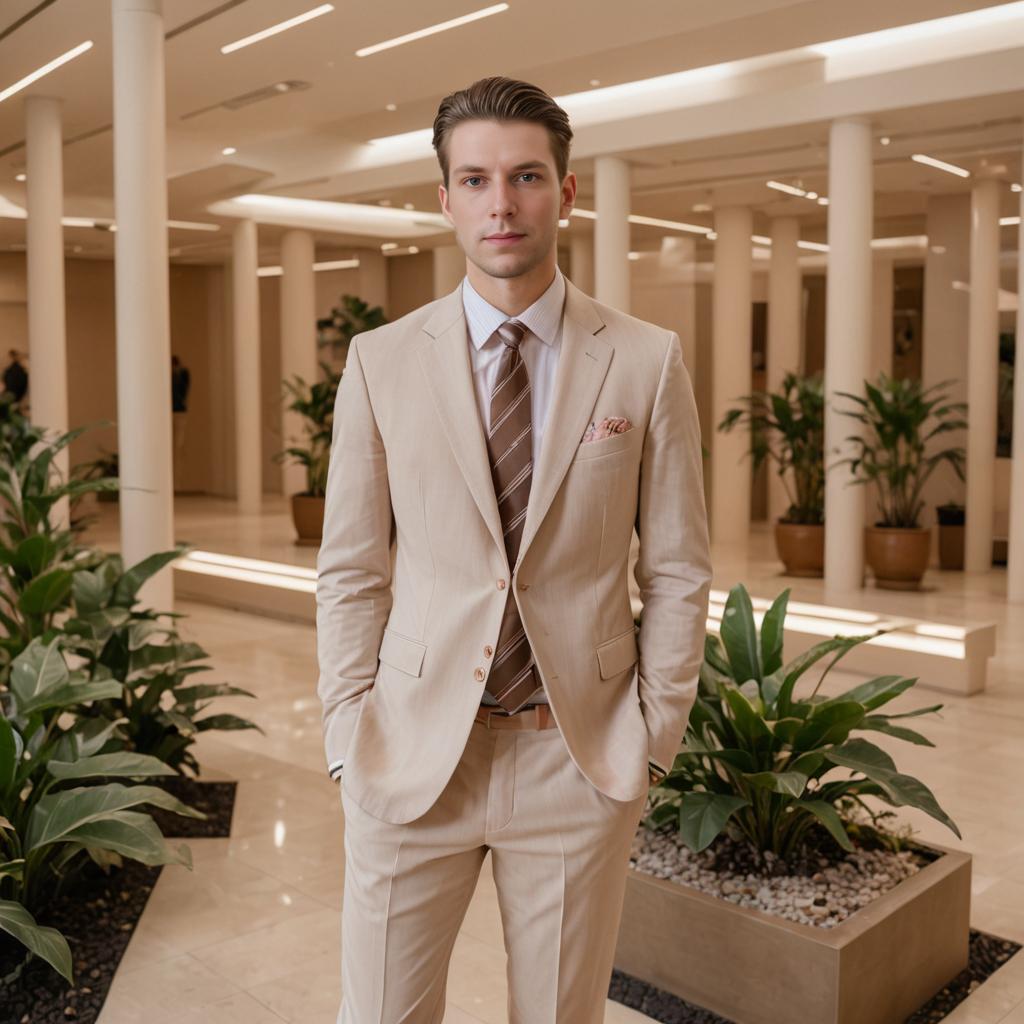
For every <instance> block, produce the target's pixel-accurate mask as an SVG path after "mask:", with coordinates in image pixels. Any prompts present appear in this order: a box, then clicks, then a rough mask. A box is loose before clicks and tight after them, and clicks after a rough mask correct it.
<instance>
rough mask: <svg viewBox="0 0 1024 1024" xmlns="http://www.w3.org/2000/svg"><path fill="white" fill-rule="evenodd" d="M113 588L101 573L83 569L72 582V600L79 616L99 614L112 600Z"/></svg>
mask: <svg viewBox="0 0 1024 1024" xmlns="http://www.w3.org/2000/svg"><path fill="white" fill-rule="evenodd" d="M112 593H113V587H112V586H111V585H110V583H109V582H108V581H107V580H105V579H104V578H103V576H102V575H101V573H99V572H92V571H90V570H88V569H83V570H81V571H80V572H76V573H75V578H74V580H72V582H71V600H72V602H73V603H74V606H75V611H76V612H77V613H78V614H79V615H88V614H89V613H90V612H98V611H99V610H100V609H101V608H102V607H103V606H104V605H105V604H106V603H107V601H109V600H110V595H111V594H112Z"/></svg>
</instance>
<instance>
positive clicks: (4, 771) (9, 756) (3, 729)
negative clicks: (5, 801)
mask: <svg viewBox="0 0 1024 1024" xmlns="http://www.w3.org/2000/svg"><path fill="white" fill-rule="evenodd" d="M20 759H21V754H20V751H19V749H18V744H17V741H16V739H15V733H14V726H13V725H11V723H10V722H9V721H8V720H7V719H6V718H4V717H3V715H2V714H0V793H3V792H5V791H6V790H7V788H8V786H10V784H11V783H12V782H13V781H14V773H15V771H16V770H17V767H18V761H19V760H20Z"/></svg>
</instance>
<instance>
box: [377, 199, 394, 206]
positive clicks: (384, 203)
mask: <svg viewBox="0 0 1024 1024" xmlns="http://www.w3.org/2000/svg"><path fill="white" fill-rule="evenodd" d="M377 205H378V206H390V205H391V200H390V199H378V200H377Z"/></svg>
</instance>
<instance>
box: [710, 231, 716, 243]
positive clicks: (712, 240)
mask: <svg viewBox="0 0 1024 1024" xmlns="http://www.w3.org/2000/svg"><path fill="white" fill-rule="evenodd" d="M717 238H718V232H717V231H709V232H708V234H707V239H708V241H709V242H714V241H715V240H716V239H717Z"/></svg>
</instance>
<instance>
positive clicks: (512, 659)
mask: <svg viewBox="0 0 1024 1024" xmlns="http://www.w3.org/2000/svg"><path fill="white" fill-rule="evenodd" d="M525 334H526V327H525V326H524V325H523V324H521V323H520V322H519V321H518V320H506V321H505V323H503V324H502V325H501V326H500V327H499V328H498V336H499V337H500V338H501V340H502V341H503V342H504V343H505V349H504V351H503V352H502V354H501V364H500V366H499V367H498V379H497V382H496V383H495V385H494V390H493V391H492V392H491V426H490V431H489V433H488V436H487V450H488V453H489V454H490V457H491V476H492V478H493V480H494V493H495V495H496V496H497V499H498V512H499V514H500V515H501V527H502V530H503V532H504V536H505V551H506V553H507V554H508V564H509V566H510V567H511V566H514V565H515V562H516V556H517V555H518V554H519V542H520V541H521V540H522V536H523V526H524V525H525V522H526V505H527V501H528V499H529V497H530V482H531V480H532V479H533V431H532V426H531V416H530V407H531V403H530V375H529V373H528V372H527V370H526V363H524V362H523V356H522V353H521V352H520V351H519V343H520V342H521V341H522V340H523V336H524V335H525ZM541 688H542V686H541V682H540V676H539V674H538V673H537V670H536V668H535V666H534V662H533V652H532V651H531V650H530V642H529V640H527V638H526V632H525V630H524V629H523V623H522V620H521V619H520V618H519V609H518V607H517V606H516V600H515V597H514V596H513V594H512V591H511V590H509V594H508V601H507V603H506V604H505V613H504V615H503V616H502V620H501V629H500V630H499V632H498V645H497V650H496V651H495V652H494V664H493V665H492V666H491V674H490V675H489V676H488V677H487V692H488V693H489V694H490V695H491V696H492V697H493V698H494V699H495V700H496V701H497V702H498V703H499V704H500V705H501V706H502V707H503V708H504V709H505V710H506V711H508V712H510V713H511V712H513V711H518V710H519V709H520V708H521V707H522V706H523V705H524V704H526V703H527V701H528V700H529V699H530V698H531V697H532V696H533V695H534V694H535V693H537V692H538V691H539V690H540V689H541Z"/></svg>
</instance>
